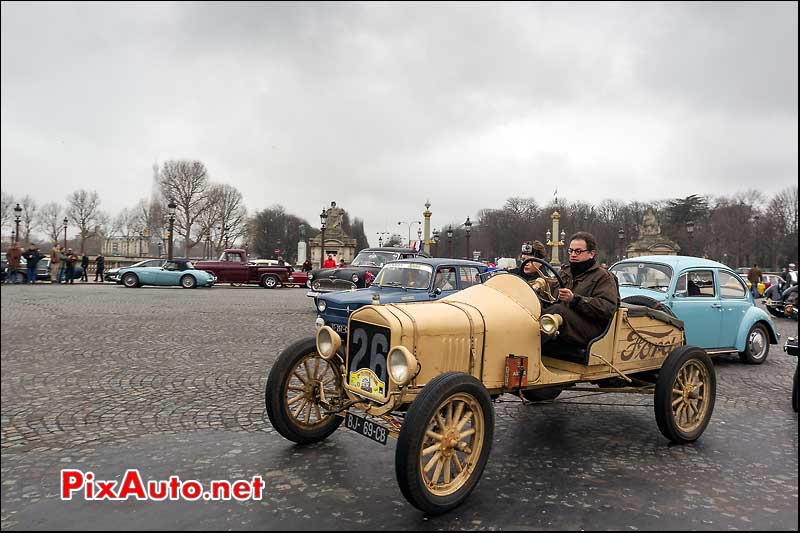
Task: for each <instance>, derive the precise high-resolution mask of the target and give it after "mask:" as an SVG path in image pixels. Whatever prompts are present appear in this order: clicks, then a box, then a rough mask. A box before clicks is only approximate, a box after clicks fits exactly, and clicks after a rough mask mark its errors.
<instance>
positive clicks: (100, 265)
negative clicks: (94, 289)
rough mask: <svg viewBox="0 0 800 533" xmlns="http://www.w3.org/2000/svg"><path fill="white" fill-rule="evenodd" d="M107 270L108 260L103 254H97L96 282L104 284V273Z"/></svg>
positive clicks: (95, 261) (95, 266)
mask: <svg viewBox="0 0 800 533" xmlns="http://www.w3.org/2000/svg"><path fill="white" fill-rule="evenodd" d="M105 269H106V258H105V257H103V254H102V253H100V254H97V257H96V258H95V260H94V280H95V281H99V282H100V283H103V271H104V270H105Z"/></svg>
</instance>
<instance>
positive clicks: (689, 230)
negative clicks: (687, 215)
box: [686, 220, 694, 255]
mask: <svg viewBox="0 0 800 533" xmlns="http://www.w3.org/2000/svg"><path fill="white" fill-rule="evenodd" d="M686 233H688V234H689V247H688V249H687V250H686V255H692V238H693V237H694V221H693V220H687V221H686Z"/></svg>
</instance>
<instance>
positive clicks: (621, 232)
mask: <svg viewBox="0 0 800 533" xmlns="http://www.w3.org/2000/svg"><path fill="white" fill-rule="evenodd" d="M617 238H618V239H619V260H620V261H622V260H623V259H625V257H624V250H625V248H623V243H624V242H625V230H624V229H621V228H620V230H619V231H618V232H617Z"/></svg>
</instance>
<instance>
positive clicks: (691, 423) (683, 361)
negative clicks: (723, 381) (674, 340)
mask: <svg viewBox="0 0 800 533" xmlns="http://www.w3.org/2000/svg"><path fill="white" fill-rule="evenodd" d="M716 396H717V376H716V373H715V371H714V365H713V363H712V362H711V358H710V357H708V354H706V352H705V350H703V349H701V348H698V347H696V346H681V347H679V348H676V349H675V350H673V351H672V352H671V353H670V354H669V356H667V359H666V360H665V361H664V364H663V365H662V366H661V370H660V371H659V373H658V380H657V381H656V390H655V397H654V401H653V407H654V410H655V415H656V423H657V424H658V429H659V430H660V431H661V434H662V435H664V436H665V437H666V438H668V439H669V440H670V441H672V442H673V443H675V444H686V443H689V442H694V441H695V440H697V439H698V438H699V437H700V435H702V434H703V431H705V429H706V426H708V422H709V420H711V414H712V413H713V412H714V402H715V401H716ZM695 402H696V403H695Z"/></svg>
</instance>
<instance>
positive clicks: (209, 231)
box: [196, 184, 248, 248]
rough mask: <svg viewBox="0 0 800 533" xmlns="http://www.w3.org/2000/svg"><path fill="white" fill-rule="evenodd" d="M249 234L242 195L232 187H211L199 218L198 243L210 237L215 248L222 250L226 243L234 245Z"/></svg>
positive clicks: (214, 185) (221, 185)
mask: <svg viewBox="0 0 800 533" xmlns="http://www.w3.org/2000/svg"><path fill="white" fill-rule="evenodd" d="M247 233H248V219H247V208H245V206H244V199H243V198H242V193H240V192H239V190H238V189H236V187H233V186H232V185H227V184H213V185H211V186H210V187H209V189H208V192H207V194H206V204H205V206H204V208H203V209H202V210H201V212H200V216H199V217H198V231H197V233H196V241H197V242H200V241H202V240H203V239H204V238H209V237H210V238H211V239H212V242H213V243H214V246H215V247H216V248H220V247H221V246H222V245H223V244H224V243H225V242H226V241H227V242H228V243H229V244H232V243H234V242H236V240H237V239H239V238H241V237H244V236H246V235H247Z"/></svg>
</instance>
